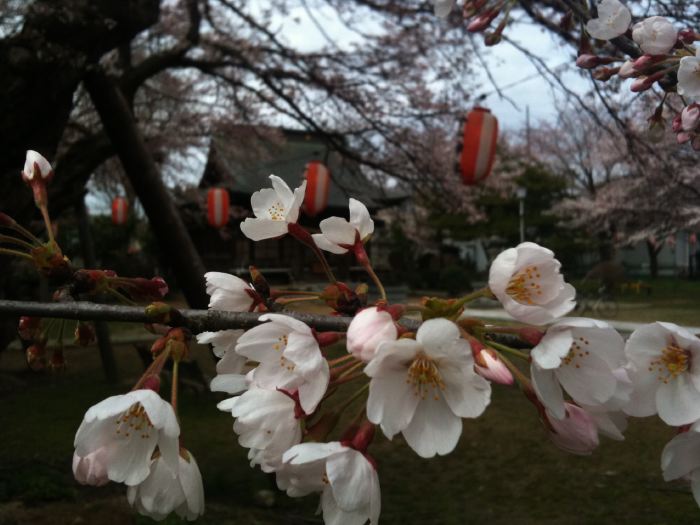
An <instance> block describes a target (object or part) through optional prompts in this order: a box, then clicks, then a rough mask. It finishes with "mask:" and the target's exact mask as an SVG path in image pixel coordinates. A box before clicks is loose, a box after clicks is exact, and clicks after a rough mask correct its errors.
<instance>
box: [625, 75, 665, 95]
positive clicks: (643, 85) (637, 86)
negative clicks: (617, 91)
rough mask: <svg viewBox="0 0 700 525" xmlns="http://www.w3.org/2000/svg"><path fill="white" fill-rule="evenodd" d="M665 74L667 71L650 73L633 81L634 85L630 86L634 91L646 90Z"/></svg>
mask: <svg viewBox="0 0 700 525" xmlns="http://www.w3.org/2000/svg"><path fill="white" fill-rule="evenodd" d="M664 75H665V73H664V72H663V71H658V72H656V73H654V74H653V75H649V76H648V77H640V78H638V79H637V80H635V81H634V82H632V85H631V86H630V91H632V92H633V93H639V92H641V91H646V90H647V89H649V88H650V87H651V86H653V85H654V82H656V81H657V80H659V79H661V78H662V77H663V76H664Z"/></svg>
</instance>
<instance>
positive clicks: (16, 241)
mask: <svg viewBox="0 0 700 525" xmlns="http://www.w3.org/2000/svg"><path fill="white" fill-rule="evenodd" d="M0 242H6V243H8V244H16V245H17V246H21V247H22V248H27V249H28V250H30V251H31V250H33V249H34V246H32V245H31V244H29V243H28V242H27V241H23V240H22V239H18V238H17V237H12V236H10V235H0Z"/></svg>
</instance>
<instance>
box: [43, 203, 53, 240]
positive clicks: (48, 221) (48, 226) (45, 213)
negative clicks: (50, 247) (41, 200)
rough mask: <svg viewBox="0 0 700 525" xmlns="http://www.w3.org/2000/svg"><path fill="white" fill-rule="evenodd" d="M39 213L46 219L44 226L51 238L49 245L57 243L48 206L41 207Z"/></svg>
mask: <svg viewBox="0 0 700 525" xmlns="http://www.w3.org/2000/svg"><path fill="white" fill-rule="evenodd" d="M39 211H41V216H42V217H43V218H44V225H45V226H46V234H47V235H48V236H49V243H55V242H56V241H55V240H54V238H53V227H52V226H51V218H50V217H49V210H48V208H47V207H46V205H43V206H39Z"/></svg>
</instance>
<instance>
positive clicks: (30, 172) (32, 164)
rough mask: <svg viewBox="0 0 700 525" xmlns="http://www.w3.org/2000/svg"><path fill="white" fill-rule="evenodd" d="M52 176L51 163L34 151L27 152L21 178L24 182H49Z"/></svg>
mask: <svg viewBox="0 0 700 525" xmlns="http://www.w3.org/2000/svg"><path fill="white" fill-rule="evenodd" d="M52 176H53V168H52V167H51V163H49V161H48V160H46V158H45V157H44V156H43V155H42V154H41V153H38V152H36V151H34V150H31V149H30V150H27V156H26V158H25V161H24V170H23V171H22V178H23V179H24V180H25V182H31V181H33V180H34V179H35V178H41V179H43V180H49V179H51V177H52Z"/></svg>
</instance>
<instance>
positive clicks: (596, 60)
mask: <svg viewBox="0 0 700 525" xmlns="http://www.w3.org/2000/svg"><path fill="white" fill-rule="evenodd" d="M598 65H600V57H598V56H596V55H590V54H588V53H586V54H583V55H579V57H578V58H577V59H576V66H577V67H580V68H581V69H593V68H594V67H596V66H598Z"/></svg>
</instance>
